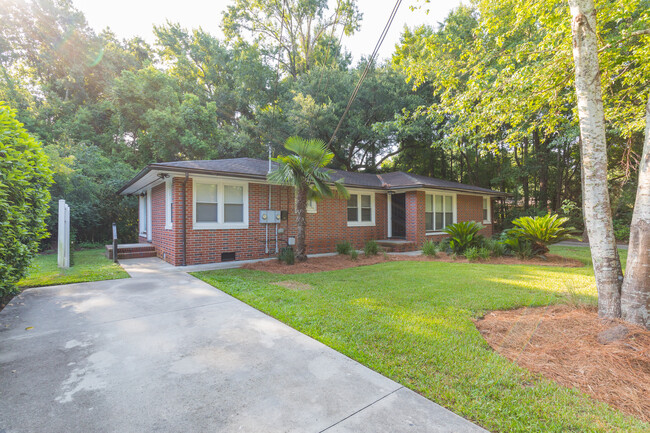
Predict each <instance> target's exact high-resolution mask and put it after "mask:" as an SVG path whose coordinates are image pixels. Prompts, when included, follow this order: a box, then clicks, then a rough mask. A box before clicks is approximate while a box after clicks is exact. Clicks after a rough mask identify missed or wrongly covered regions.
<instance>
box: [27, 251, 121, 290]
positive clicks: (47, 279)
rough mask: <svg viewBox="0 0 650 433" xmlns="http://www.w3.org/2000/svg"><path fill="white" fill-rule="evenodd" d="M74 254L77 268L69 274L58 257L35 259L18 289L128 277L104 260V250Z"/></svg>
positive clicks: (70, 270) (69, 270) (50, 255)
mask: <svg viewBox="0 0 650 433" xmlns="http://www.w3.org/2000/svg"><path fill="white" fill-rule="evenodd" d="M73 254H74V266H71V267H70V269H67V270H62V269H59V268H58V267H57V265H56V263H57V255H56V254H43V255H39V256H36V258H35V259H34V261H33V262H32V266H31V267H30V269H29V273H28V274H27V277H26V278H24V279H22V280H20V281H19V282H18V287H20V288H23V289H24V288H27V287H40V286H51V285H55V284H70V283H83V282H86V281H101V280H115V279H118V278H128V277H129V274H127V273H126V272H125V271H124V270H123V269H122V268H121V267H120V266H119V265H116V264H115V263H113V262H112V261H111V260H109V259H107V258H106V257H105V256H104V248H95V249H90V250H82V251H75V252H74V253H73Z"/></svg>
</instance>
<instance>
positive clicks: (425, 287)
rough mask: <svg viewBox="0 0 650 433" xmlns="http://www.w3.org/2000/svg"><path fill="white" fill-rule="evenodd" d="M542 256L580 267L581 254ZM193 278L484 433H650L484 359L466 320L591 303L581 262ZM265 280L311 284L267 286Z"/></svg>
mask: <svg viewBox="0 0 650 433" xmlns="http://www.w3.org/2000/svg"><path fill="white" fill-rule="evenodd" d="M552 252H553V253H556V254H563V255H566V256H571V257H575V258H578V259H581V260H583V261H584V262H585V263H588V262H589V260H590V259H589V252H588V250H587V249H586V248H580V247H574V248H572V247H555V248H553V249H552ZM623 254H624V252H623ZM623 259H624V257H623ZM194 275H196V276H197V277H199V278H201V279H203V280H204V281H207V282H208V283H210V284H212V285H214V286H215V287H218V288H219V289H221V290H223V291H225V292H227V293H230V294H231V295H233V296H235V297H237V298H239V299H241V300H243V301H244V302H246V303H248V304H250V305H252V306H254V307H256V308H258V309H260V310H262V311H264V312H266V313H268V314H270V315H272V316H274V317H276V318H278V319H279V320H281V321H283V322H285V323H287V324H289V325H290V326H292V327H294V328H296V329H298V330H300V331H301V332H304V333H306V334H308V335H310V336H312V337H314V338H316V339H318V340H319V341H322V342H323V343H325V344H327V345H328V346H330V347H332V348H334V349H336V350H338V351H339V352H341V353H344V354H345V355H348V356H350V357H351V358H353V359H356V360H357V361H359V362H361V363H362V364H365V365H367V366H368V367H370V368H372V369H373V370H376V371H378V372H380V373H382V374H384V375H386V376H388V377H390V378H392V379H394V380H396V381H398V382H400V383H402V384H404V385H406V386H408V387H409V388H411V389H413V390H415V391H417V392H419V393H421V394H422V395H424V396H426V397H428V398H429V399H431V400H433V401H435V402H436V403H439V404H441V405H443V406H445V407H447V408H449V409H451V410H453V411H454V412H456V413H458V414H460V415H462V416H464V417H466V418H468V419H470V420H472V421H474V422H476V423H478V424H480V425H482V426H483V427H485V428H487V429H489V430H492V431H518V432H530V431H551V432H567V431H574V432H575V431H581V432H582V431H602V432H609V431H626V432H627V431H650V426H649V425H647V424H644V423H642V422H641V421H639V420H637V419H635V418H632V417H630V416H626V415H624V414H622V413H620V412H617V411H615V410H613V409H611V408H610V407H609V406H607V405H605V404H602V403H599V402H597V401H595V400H593V399H591V398H589V397H588V396H586V395H585V394H582V393H580V392H578V391H575V390H572V389H569V388H565V387H562V386H559V385H557V384H556V383H554V382H552V381H550V380H546V379H544V378H542V377H540V376H539V375H535V374H532V373H530V372H528V371H527V370H525V369H522V368H519V367H518V366H517V365H516V364H514V363H512V362H510V361H508V360H506V359H505V358H503V357H502V356H500V355H498V354H497V353H495V352H494V351H493V350H492V349H491V348H490V347H489V346H488V345H487V343H486V342H485V341H484V340H483V338H482V337H481V335H480V334H479V332H478V331H477V330H476V328H475V326H474V324H473V323H472V319H473V318H476V317H479V316H481V315H482V314H484V312H485V311H488V310H496V309H508V308H517V307H521V306H542V305H548V304H552V303H561V302H567V301H570V302H584V303H590V304H594V305H595V304H596V292H595V286H594V277H593V272H592V270H591V269H590V268H589V267H585V268H557V267H542V266H528V265H508V266H506V265H486V264H483V265H482V264H463V263H441V262H390V263H383V264H378V265H373V266H364V267H358V268H352V269H344V270H339V271H330V272H325V273H318V274H300V275H275V274H269V273H266V272H259V271H249V270H242V269H234V270H224V271H211V272H200V273H195V274H194ZM276 281H298V282H301V283H305V284H308V285H311V286H312V287H313V289H312V290H291V289H288V288H284V287H281V286H277V285H272V284H270V283H272V282H276Z"/></svg>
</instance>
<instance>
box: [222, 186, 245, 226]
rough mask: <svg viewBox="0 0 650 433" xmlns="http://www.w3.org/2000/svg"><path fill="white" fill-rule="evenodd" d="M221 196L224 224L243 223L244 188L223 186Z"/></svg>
mask: <svg viewBox="0 0 650 433" xmlns="http://www.w3.org/2000/svg"><path fill="white" fill-rule="evenodd" d="M223 196H224V197H223V213H224V217H223V220H224V222H227V223H241V222H244V187H243V186H231V185H224V187H223Z"/></svg>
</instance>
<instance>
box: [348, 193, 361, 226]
mask: <svg viewBox="0 0 650 433" xmlns="http://www.w3.org/2000/svg"><path fill="white" fill-rule="evenodd" d="M357 199H358V196H357V195H356V194H350V198H349V199H348V221H350V222H354V221H359V204H358V202H357Z"/></svg>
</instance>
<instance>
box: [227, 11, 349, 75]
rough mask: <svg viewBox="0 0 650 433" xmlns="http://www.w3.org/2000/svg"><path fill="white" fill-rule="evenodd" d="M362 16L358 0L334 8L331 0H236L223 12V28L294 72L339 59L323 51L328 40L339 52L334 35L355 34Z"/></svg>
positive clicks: (286, 69) (287, 71) (285, 71)
mask: <svg viewBox="0 0 650 433" xmlns="http://www.w3.org/2000/svg"><path fill="white" fill-rule="evenodd" d="M360 20H361V14H360V13H359V11H358V9H357V6H356V2H355V1H354V0H337V2H336V7H335V8H334V10H329V7H328V1H327V0H281V1H266V0H235V1H234V5H232V6H228V9H227V11H226V12H224V14H223V21H222V29H223V31H224V33H225V35H226V37H227V38H228V39H229V40H233V39H238V40H242V41H243V40H246V39H248V41H249V42H250V43H252V44H254V45H257V46H259V47H260V49H261V51H262V52H263V53H264V55H265V56H266V57H267V58H268V59H269V60H271V63H273V64H275V63H276V62H277V63H278V64H279V65H281V67H282V70H283V72H284V73H286V74H288V75H290V76H291V77H293V78H296V77H298V75H300V74H302V73H305V72H307V71H309V70H311V69H312V68H313V67H315V66H319V65H320V66H330V65H332V64H336V58H335V57H334V56H332V57H330V56H323V55H322V53H323V52H324V51H329V49H328V46H330V48H333V51H335V52H340V45H339V44H338V41H337V39H336V38H338V37H339V34H340V33H342V34H345V35H346V36H350V35H352V34H353V33H354V32H355V31H357V30H358V29H359V22H360ZM335 37H336V38H335ZM333 54H335V53H333ZM330 59H331V60H330Z"/></svg>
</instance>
